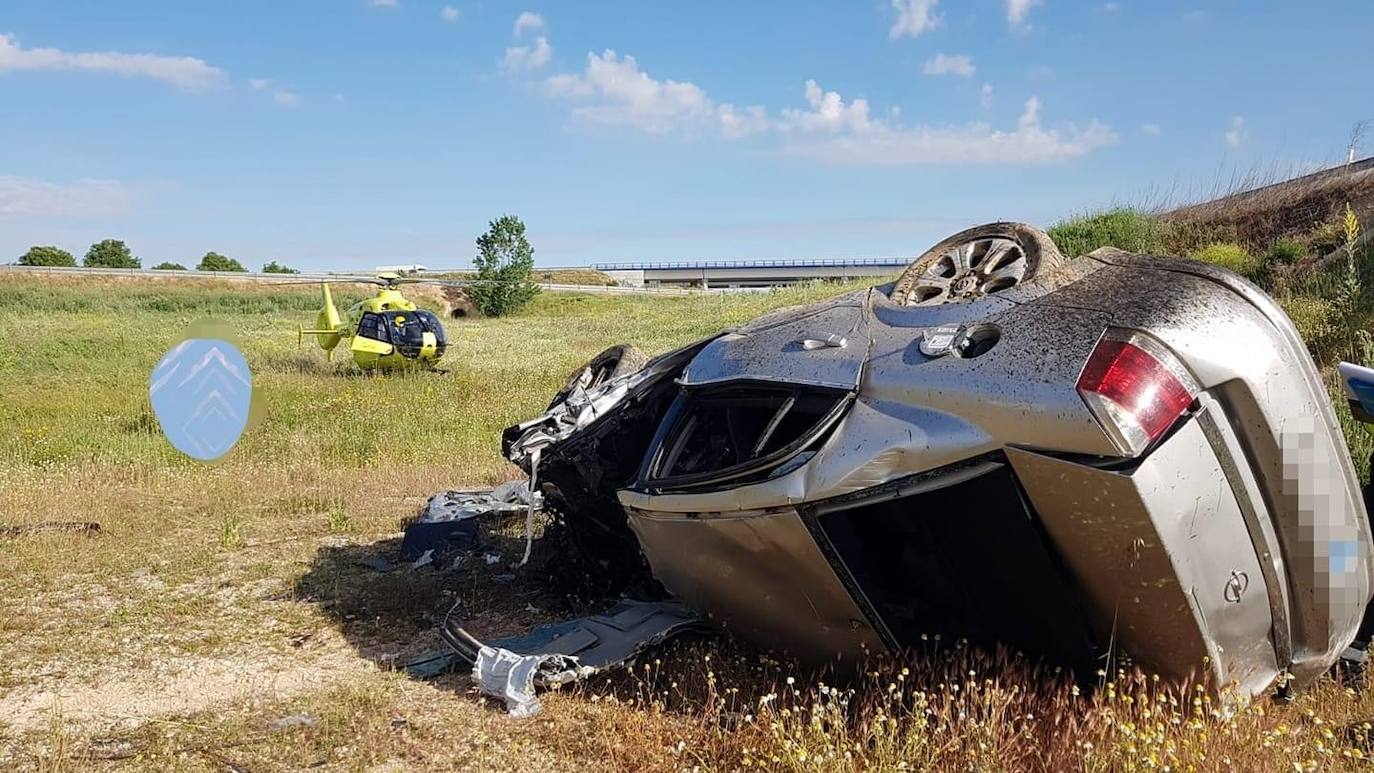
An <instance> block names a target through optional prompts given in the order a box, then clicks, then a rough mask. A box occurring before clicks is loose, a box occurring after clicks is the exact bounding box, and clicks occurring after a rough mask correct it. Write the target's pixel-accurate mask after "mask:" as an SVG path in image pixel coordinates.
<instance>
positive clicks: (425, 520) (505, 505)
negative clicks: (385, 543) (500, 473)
mask: <svg viewBox="0 0 1374 773" xmlns="http://www.w3.org/2000/svg"><path fill="white" fill-rule="evenodd" d="M531 500H533V501H531ZM531 504H533V506H534V508H535V509H538V508H539V507H540V505H541V504H542V498H541V497H540V496H539V495H538V494H537V493H536V494H531V493H530V488H529V484H528V483H527V482H526V481H511V482H510V483H505V484H502V485H500V486H497V487H496V488H494V489H482V490H476V491H444V492H441V493H438V494H435V495H434V496H432V497H430V498H429V501H428V502H426V503H425V507H424V509H423V510H422V511H421V512H420V517H419V518H418V519H416V521H415V522H414V523H412V524H411V525H409V526H407V527H406V530H405V536H404V537H403V538H402V540H401V557H402V558H403V559H405V560H406V561H418V560H419V559H420V558H421V557H422V556H424V555H425V552H426V551H433V553H432V557H433V559H434V560H435V562H438V561H439V560H440V559H443V558H447V557H448V556H451V555H455V554H458V553H466V552H468V551H470V550H472V549H473V548H475V547H477V545H478V544H479V541H480V540H479V532H478V526H477V521H478V518H479V517H480V516H486V515H493V514H514V513H524V512H526V511H527V510H528V509H529V508H530V506H531Z"/></svg>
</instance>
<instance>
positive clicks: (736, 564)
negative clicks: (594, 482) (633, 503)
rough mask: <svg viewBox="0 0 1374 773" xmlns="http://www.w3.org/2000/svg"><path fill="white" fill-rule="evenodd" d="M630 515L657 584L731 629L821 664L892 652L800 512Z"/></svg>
mask: <svg viewBox="0 0 1374 773" xmlns="http://www.w3.org/2000/svg"><path fill="white" fill-rule="evenodd" d="M627 513H628V514H629V519H630V527H631V528H632V529H634V532H635V534H636V536H638V537H639V540H640V544H642V545H643V546H644V552H645V555H646V557H647V558H648V559H649V564H650V566H652V567H653V568H654V576H655V577H657V578H658V579H659V581H660V582H662V583H663V584H664V585H665V586H666V587H668V588H669V589H672V590H674V592H675V594H676V595H677V596H678V597H679V598H681V599H682V600H684V601H686V602H687V603H688V604H691V605H692V607H693V608H695V609H698V610H701V611H703V612H705V613H706V614H707V615H708V616H709V617H710V618H712V619H713V620H715V621H717V622H719V623H721V624H723V625H725V626H726V627H727V628H729V629H730V630H732V631H737V632H739V633H740V634H741V635H743V636H746V637H748V638H751V639H754V640H756V641H767V642H774V643H778V644H780V645H781V646H782V647H783V648H784V649H787V650H788V651H789V652H791V653H793V654H794V655H797V656H799V657H802V658H805V659H807V660H812V661H822V662H823V661H826V660H829V659H831V658H834V657H835V656H836V654H851V655H859V654H862V653H865V652H879V651H882V650H883V649H884V644H883V642H882V640H881V639H880V638H879V637H878V635H877V634H876V633H875V632H874V630H873V628H872V627H871V626H870V625H869V622H868V620H867V618H866V617H865V615H864V614H863V612H862V611H861V610H860V609H859V607H858V606H857V604H856V603H855V602H854V599H853V598H852V597H851V596H850V594H849V592H848V591H847V590H846V588H845V586H844V584H843V583H841V581H840V579H839V578H838V577H837V576H836V574H835V571H834V570H833V569H832V568H831V566H830V565H829V564H828V563H827V562H826V560H825V558H824V556H823V555H821V552H820V549H819V548H818V547H817V545H816V542H815V540H814V539H813V538H812V537H811V534H810V533H809V532H808V531H807V528H806V525H805V524H804V523H803V522H802V519H801V517H800V516H799V515H798V514H797V511H796V510H795V509H791V508H778V509H773V510H756V511H746V512H738V511H736V512H732V513H729V514H723V513H691V514H685V513H677V512H655V511H650V510H639V509H635V508H633V507H631V508H627Z"/></svg>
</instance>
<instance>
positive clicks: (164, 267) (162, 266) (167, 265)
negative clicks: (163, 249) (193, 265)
mask: <svg viewBox="0 0 1374 773" xmlns="http://www.w3.org/2000/svg"><path fill="white" fill-rule="evenodd" d="M153 270H154V271H185V270H186V267H185V266H183V265H181V264H180V263H172V262H171V261H167V260H164V261H162V262H161V263H159V264H157V265H156V266H153Z"/></svg>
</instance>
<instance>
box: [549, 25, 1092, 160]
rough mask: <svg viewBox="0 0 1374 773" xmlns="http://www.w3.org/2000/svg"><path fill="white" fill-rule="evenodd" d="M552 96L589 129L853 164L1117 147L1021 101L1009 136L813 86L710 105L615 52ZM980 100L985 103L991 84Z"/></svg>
mask: <svg viewBox="0 0 1374 773" xmlns="http://www.w3.org/2000/svg"><path fill="white" fill-rule="evenodd" d="M545 86H546V88H547V89H548V92H549V93H550V94H551V95H553V96H556V97H561V98H565V99H569V100H576V101H578V102H581V103H582V104H580V105H578V106H577V107H575V108H574V109H573V116H574V117H575V118H576V119H578V120H581V121H585V122H588V123H594V124H601V125H609V126H620V127H628V128H632V129H637V130H639V131H642V132H645V133H648V134H656V135H671V136H678V137H686V138H692V137H699V136H703V135H711V136H719V137H722V138H724V139H740V138H743V137H750V136H756V135H761V136H767V137H771V138H773V139H774V140H775V141H776V142H777V143H778V147H779V149H780V150H781V151H782V152H783V153H786V154H790V155H795V156H802V157H806V158H812V159H816V160H818V161H820V162H823V163H829V164H837V165H851V166H910V165H917V164H938V163H1027V162H1049V161H1060V160H1064V159H1068V158H1074V157H1077V156H1082V155H1085V154H1087V153H1090V152H1092V151H1094V150H1096V149H1098V148H1100V147H1103V146H1105V145H1110V144H1112V143H1114V142H1116V141H1117V139H1118V137H1117V135H1116V133H1115V132H1113V131H1112V130H1111V129H1110V128H1109V127H1107V126H1105V125H1103V124H1101V123H1099V122H1098V121H1096V120H1093V121H1091V122H1090V123H1089V124H1088V125H1087V126H1086V127H1085V128H1079V127H1077V126H1075V125H1072V124H1070V125H1068V126H1066V127H1063V128H1060V129H1047V128H1044V127H1043V126H1042V125H1041V123H1040V121H1041V116H1040V113H1041V104H1040V100H1039V99H1038V98H1036V97H1031V98H1030V99H1028V100H1026V103H1025V109H1024V111H1023V112H1022V114H1021V116H1020V119H1019V120H1018V122H1017V126H1016V128H1015V129H1014V130H1010V131H1007V130H998V129H994V128H992V127H991V126H989V125H988V124H986V123H981V122H980V123H972V124H968V125H963V126H925V125H920V126H905V125H903V124H902V123H901V115H902V114H901V111H900V110H899V109H897V108H895V107H893V108H891V109H889V110H886V111H883V112H880V113H878V114H877V115H876V116H875V114H874V111H873V110H872V108H871V106H870V104H869V102H868V100H867V99H864V98H863V97H856V98H854V99H850V100H846V99H845V98H844V97H843V96H841V95H840V93H839V92H836V91H826V90H825V89H823V88H821V85H820V84H819V83H817V82H816V81H814V80H809V81H807V82H806V87H805V92H804V93H805V98H806V105H805V107H797V108H785V109H783V110H781V111H779V112H777V113H771V112H770V111H769V110H767V109H765V108H763V107H758V106H755V107H749V108H740V107H737V106H735V105H732V104H729V103H722V102H717V101H715V100H713V99H712V98H711V97H710V95H709V94H707V92H706V90H705V89H703V88H701V87H700V86H698V85H696V84H694V83H690V82H684V81H673V80H658V79H655V78H653V77H651V76H650V75H649V74H648V73H646V72H644V71H643V70H641V69H640V68H639V63H638V62H637V61H636V60H635V58H634V57H633V56H623V57H622V56H620V55H618V54H617V53H616V52H614V51H610V50H608V51H605V52H603V53H601V54H595V53H592V54H588V55H587V67H586V69H585V70H584V71H583V72H579V73H567V74H562V75H555V76H553V77H551V78H548V79H547V80H546V81H545ZM982 94H983V95H984V96H985V97H987V98H991V94H992V87H991V86H990V85H985V86H984V88H983V90H982Z"/></svg>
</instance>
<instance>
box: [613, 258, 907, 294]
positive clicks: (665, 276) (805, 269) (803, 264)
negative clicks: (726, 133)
mask: <svg viewBox="0 0 1374 773" xmlns="http://www.w3.org/2000/svg"><path fill="white" fill-rule="evenodd" d="M911 261H912V258H801V259H791V260H715V261H708V260H700V261H664V262H660V263H594V264H592V268H594V269H596V270H598V271H601V272H602V273H605V274H608V275H610V276H611V278H613V279H615V280H616V281H617V282H619V283H620V284H622V285H627V286H631V287H701V288H726V287H776V286H778V285H788V284H796V283H797V282H805V281H808V280H813V279H830V280H844V279H857V278H860V277H875V278H881V277H890V276H895V275H896V274H897V273H899V272H900V271H901V270H902V269H903V268H905V267H906V266H907V264H908V263H910V262H911Z"/></svg>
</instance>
